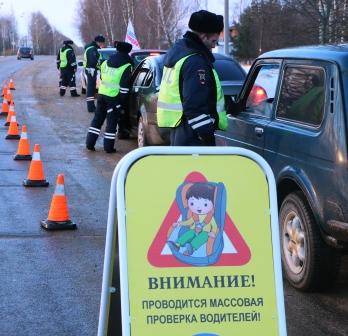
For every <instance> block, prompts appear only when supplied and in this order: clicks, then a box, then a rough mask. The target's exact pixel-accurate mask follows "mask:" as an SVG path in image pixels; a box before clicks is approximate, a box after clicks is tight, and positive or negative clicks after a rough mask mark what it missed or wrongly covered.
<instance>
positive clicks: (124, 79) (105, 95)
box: [86, 42, 133, 153]
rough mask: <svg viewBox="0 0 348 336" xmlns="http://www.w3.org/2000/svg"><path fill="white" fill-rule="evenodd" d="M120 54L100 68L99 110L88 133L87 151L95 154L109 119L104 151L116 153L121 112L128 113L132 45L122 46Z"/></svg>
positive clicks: (117, 53)
mask: <svg viewBox="0 0 348 336" xmlns="http://www.w3.org/2000/svg"><path fill="white" fill-rule="evenodd" d="M116 49H117V52H116V53H115V54H113V55H111V56H110V58H109V59H108V60H107V61H104V62H103V63H102V64H101V68H100V78H101V82H100V86H99V93H98V99H97V110H96V112H95V115H94V118H93V120H92V122H91V126H90V127H89V129H88V133H87V138H86V147H87V149H89V150H92V151H94V150H95V143H96V141H97V139H98V136H99V134H100V133H101V127H102V125H103V123H104V121H105V119H106V127H105V132H104V150H105V151H106V152H107V153H114V152H116V150H115V148H114V145H115V139H116V128H117V124H118V121H119V119H120V115H121V113H122V111H124V110H125V108H126V105H127V102H128V95H129V90H130V78H131V74H132V64H133V62H132V60H131V58H130V57H129V55H128V54H129V52H130V51H131V50H132V45H131V44H129V43H126V42H119V43H118V44H117V46H116Z"/></svg>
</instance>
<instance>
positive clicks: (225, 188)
mask: <svg viewBox="0 0 348 336" xmlns="http://www.w3.org/2000/svg"><path fill="white" fill-rule="evenodd" d="M125 212H126V223H125V228H126V237H125V238H124V239H126V242H127V270H128V279H127V281H128V294H129V296H128V297H129V316H130V321H129V322H130V334H131V335H132V336H163V335H166V336H178V335H180V336H231V335H243V336H255V335H267V336H273V335H274V336H275V335H285V334H283V333H281V332H280V330H281V328H280V327H279V316H278V308H277V307H278V306H277V300H281V301H282V300H283V298H279V297H278V298H277V295H276V281H275V279H276V276H280V275H279V274H276V273H275V263H274V259H273V247H274V243H275V242H274V239H277V240H278V239H279V237H272V228H271V211H270V190H269V185H268V182H267V178H266V175H265V173H264V171H263V170H262V169H261V168H260V165H259V164H258V163H256V162H255V161H253V160H252V159H250V158H247V157H243V156H238V155H217V156H214V155H199V156H192V155H169V156H165V157H163V156H159V155H150V156H146V157H144V158H142V159H141V160H138V161H136V162H135V163H134V164H132V166H131V167H130V169H129V171H128V174H127V177H126V181H125ZM120 239H121V238H120ZM272 239H273V240H272ZM279 262H280V260H279ZM279 269H280V267H278V270H279ZM121 278H122V274H121ZM121 281H122V280H121ZM278 303H279V301H278Z"/></svg>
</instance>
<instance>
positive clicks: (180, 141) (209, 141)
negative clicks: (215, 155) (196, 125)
mask: <svg viewBox="0 0 348 336" xmlns="http://www.w3.org/2000/svg"><path fill="white" fill-rule="evenodd" d="M170 145H171V146H215V137H214V132H213V133H212V134H206V135H204V136H199V135H198V133H197V132H196V131H195V130H193V129H192V127H191V126H190V125H189V124H188V123H187V121H186V120H183V121H182V122H181V123H180V125H179V126H177V127H175V128H172V129H171V131H170Z"/></svg>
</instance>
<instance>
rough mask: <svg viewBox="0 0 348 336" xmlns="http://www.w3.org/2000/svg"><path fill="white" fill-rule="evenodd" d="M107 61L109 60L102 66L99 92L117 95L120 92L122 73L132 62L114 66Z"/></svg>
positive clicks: (106, 94)
mask: <svg viewBox="0 0 348 336" xmlns="http://www.w3.org/2000/svg"><path fill="white" fill-rule="evenodd" d="M107 63H108V62H107V61H105V62H103V63H102V65H101V68H100V77H101V82H100V85H99V89H98V93H100V94H102V95H105V96H108V97H116V96H117V95H118V93H119V92H120V81H121V78H122V75H123V73H124V71H125V70H126V69H127V68H128V67H129V66H131V64H130V63H127V64H125V65H122V66H120V67H119V68H112V67H109V66H108V64H107Z"/></svg>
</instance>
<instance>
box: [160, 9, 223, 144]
mask: <svg viewBox="0 0 348 336" xmlns="http://www.w3.org/2000/svg"><path fill="white" fill-rule="evenodd" d="M189 28H190V31H187V32H186V33H185V35H184V36H183V38H182V39H181V40H179V41H177V42H176V43H175V44H174V46H173V47H172V48H171V49H170V50H169V51H168V52H167V54H166V56H165V59H164V70H163V77H162V82H161V87H160V92H159V97H158V103H157V121H158V126H159V127H170V128H172V129H171V135H170V143H171V145H172V146H215V138H214V131H215V130H216V129H222V130H225V129H226V128H227V117H226V111H225V102H224V95H223V92H222V89H221V84H220V80H219V77H218V75H217V73H216V71H215V70H214V68H213V62H214V60H215V59H214V56H213V54H212V53H211V49H212V48H214V47H215V46H216V43H217V42H218V39H219V35H220V33H221V31H222V30H223V17H222V16H221V15H216V14H214V13H211V12H208V11H205V10H200V11H198V12H195V13H193V14H192V15H191V17H190V20H189Z"/></svg>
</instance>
